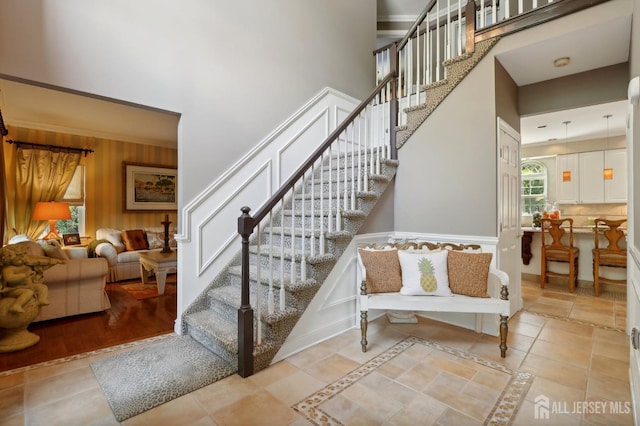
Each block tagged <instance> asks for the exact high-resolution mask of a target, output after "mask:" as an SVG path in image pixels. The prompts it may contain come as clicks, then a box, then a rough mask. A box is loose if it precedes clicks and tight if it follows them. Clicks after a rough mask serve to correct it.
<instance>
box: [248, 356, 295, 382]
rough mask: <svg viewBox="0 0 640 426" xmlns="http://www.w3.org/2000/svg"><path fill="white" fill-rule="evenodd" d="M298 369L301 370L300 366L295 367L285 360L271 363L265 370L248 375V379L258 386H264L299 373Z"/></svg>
mask: <svg viewBox="0 0 640 426" xmlns="http://www.w3.org/2000/svg"><path fill="white" fill-rule="evenodd" d="M298 371H300V369H299V368H297V367H295V366H294V365H292V364H291V363H290V362H288V361H284V360H283V361H279V362H277V363H275V364H272V365H270V366H269V368H265V369H264V370H262V371H259V372H257V373H256V374H254V375H252V376H250V377H248V379H249V380H251V381H252V382H253V383H255V384H256V385H257V386H261V387H263V388H264V387H267V386H269V385H270V384H272V383H274V382H277V381H278V380H281V379H284V378H286V377H287V376H290V375H292V374H294V373H297V372H298Z"/></svg>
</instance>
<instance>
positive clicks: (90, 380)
mask: <svg viewBox="0 0 640 426" xmlns="http://www.w3.org/2000/svg"><path fill="white" fill-rule="evenodd" d="M24 386H25V388H24V389H25V391H24V394H25V409H27V410H30V409H33V408H35V407H37V406H39V405H42V404H47V403H50V402H52V401H56V400H57V399H62V398H68V397H70V396H73V395H77V394H82V393H85V392H87V391H89V390H93V389H98V388H99V387H98V383H97V382H96V379H95V376H94V375H93V371H91V368H89V367H85V368H81V369H76V370H73V371H69V372H66V373H62V374H56V375H55V376H51V377H44V378H42V379H40V380H28V381H26V382H25V385H24ZM60 389H64V392H60Z"/></svg>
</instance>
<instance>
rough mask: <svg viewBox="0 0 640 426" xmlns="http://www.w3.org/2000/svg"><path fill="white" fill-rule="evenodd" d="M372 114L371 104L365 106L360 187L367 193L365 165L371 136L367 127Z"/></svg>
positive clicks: (367, 159) (367, 183)
mask: <svg viewBox="0 0 640 426" xmlns="http://www.w3.org/2000/svg"><path fill="white" fill-rule="evenodd" d="M371 114H372V106H371V103H369V105H367V107H366V108H365V114H364V158H363V162H362V165H363V167H364V170H363V172H364V173H363V174H362V179H363V180H364V181H363V185H362V187H363V188H362V189H363V191H365V192H366V191H368V190H369V175H368V174H367V165H368V162H369V145H370V143H369V137H370V135H371V132H370V129H369V126H370V123H371V120H370V117H371Z"/></svg>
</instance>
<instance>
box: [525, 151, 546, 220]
mask: <svg viewBox="0 0 640 426" xmlns="http://www.w3.org/2000/svg"><path fill="white" fill-rule="evenodd" d="M521 180H522V190H521V195H522V197H521V200H522V201H521V202H522V208H521V210H522V212H523V213H535V212H536V211H539V212H542V211H544V208H545V203H546V200H547V168H546V166H545V165H544V164H542V163H540V162H538V161H523V162H522V179H521Z"/></svg>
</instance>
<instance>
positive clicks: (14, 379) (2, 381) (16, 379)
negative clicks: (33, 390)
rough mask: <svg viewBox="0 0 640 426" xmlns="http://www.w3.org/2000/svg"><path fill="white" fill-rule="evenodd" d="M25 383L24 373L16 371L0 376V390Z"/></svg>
mask: <svg viewBox="0 0 640 426" xmlns="http://www.w3.org/2000/svg"><path fill="white" fill-rule="evenodd" d="M23 383H24V373H15V374H10V375H8V376H1V377H0V390H2V389H7V388H12V387H14V386H18V385H22V384H23Z"/></svg>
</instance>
